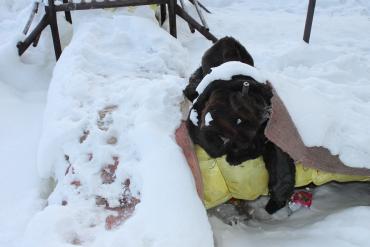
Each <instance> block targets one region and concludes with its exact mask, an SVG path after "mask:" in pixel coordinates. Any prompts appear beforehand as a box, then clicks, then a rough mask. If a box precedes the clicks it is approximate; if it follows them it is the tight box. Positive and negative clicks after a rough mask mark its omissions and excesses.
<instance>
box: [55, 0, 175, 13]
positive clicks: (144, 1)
mask: <svg viewBox="0 0 370 247" xmlns="http://www.w3.org/2000/svg"><path fill="white" fill-rule="evenodd" d="M167 2H168V0H116V1H103V2H91V3H86V2H81V3H63V4H60V5H57V6H55V10H56V11H57V12H60V11H73V10H87V9H105V8H118V7H128V6H139V5H150V4H166V3H167Z"/></svg>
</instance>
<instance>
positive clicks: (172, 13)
mask: <svg viewBox="0 0 370 247" xmlns="http://www.w3.org/2000/svg"><path fill="white" fill-rule="evenodd" d="M168 14H169V21H170V34H171V35H172V36H173V37H175V38H176V37H177V30H176V0H168Z"/></svg>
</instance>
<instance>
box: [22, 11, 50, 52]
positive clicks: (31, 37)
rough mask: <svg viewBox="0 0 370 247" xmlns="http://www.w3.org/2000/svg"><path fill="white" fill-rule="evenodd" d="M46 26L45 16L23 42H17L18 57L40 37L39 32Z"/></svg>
mask: <svg viewBox="0 0 370 247" xmlns="http://www.w3.org/2000/svg"><path fill="white" fill-rule="evenodd" d="M48 24H49V20H48V16H47V15H46V14H45V15H44V16H43V17H42V19H41V21H40V23H39V24H37V26H36V27H35V29H33V31H32V32H31V33H30V34H29V35H28V37H27V38H26V39H25V40H24V41H22V42H18V44H17V48H18V54H19V56H21V55H22V54H23V53H24V52H25V51H26V50H27V49H28V47H30V45H31V44H32V43H33V42H34V41H35V40H36V39H37V38H38V37H39V36H40V35H41V32H42V31H43V30H44V29H45V28H46V27H47V25H48Z"/></svg>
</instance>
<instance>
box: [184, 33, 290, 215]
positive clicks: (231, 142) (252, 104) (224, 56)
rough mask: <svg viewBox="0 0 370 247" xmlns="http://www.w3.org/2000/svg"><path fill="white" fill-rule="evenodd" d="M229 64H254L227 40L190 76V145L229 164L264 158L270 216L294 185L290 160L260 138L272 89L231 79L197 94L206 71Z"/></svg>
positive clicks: (244, 78) (251, 81)
mask: <svg viewBox="0 0 370 247" xmlns="http://www.w3.org/2000/svg"><path fill="white" fill-rule="evenodd" d="M219 42H220V43H219ZM227 61H241V62H245V63H247V64H249V65H252V66H253V59H252V57H251V56H250V55H249V53H248V52H247V51H246V49H245V48H244V47H243V46H242V45H241V44H240V43H239V42H238V41H236V40H235V39H233V38H230V37H226V38H223V39H221V40H219V41H218V42H217V43H216V44H215V45H214V46H213V47H211V48H210V49H209V50H208V51H207V52H206V53H205V55H204V56H203V58H202V66H201V67H200V68H198V69H197V70H196V71H195V72H194V73H193V75H192V76H191V78H190V81H189V85H188V86H187V88H186V89H185V90H184V94H185V96H186V97H188V98H189V99H190V100H191V101H194V99H195V98H197V97H198V99H197V101H196V103H194V105H193V107H192V109H191V111H195V112H196V113H197V116H198V117H197V123H193V122H192V121H191V120H190V119H189V118H188V121H187V126H188V129H189V134H190V137H191V138H192V140H193V142H194V143H196V144H199V145H200V146H201V147H202V148H203V149H204V150H205V151H206V152H207V153H208V154H209V155H210V156H211V157H214V158H216V157H220V156H222V155H226V160H227V161H228V163H229V164H230V165H239V164H240V163H242V162H244V161H246V160H250V159H255V158H257V157H259V156H263V159H264V161H265V163H266V168H267V170H268V173H269V191H270V196H271V198H270V201H269V202H268V204H267V206H266V210H267V212H269V213H270V214H272V213H274V212H276V211H277V210H278V209H280V208H282V207H284V206H285V204H286V202H287V200H289V198H290V196H291V195H292V193H293V191H294V184H295V166H294V162H293V160H292V159H291V158H290V157H289V156H288V155H287V154H286V153H284V152H283V151H282V150H281V149H280V148H279V147H277V146H275V145H274V144H273V143H271V142H269V141H268V140H267V138H266V137H265V135H264V129H265V127H266V124H267V121H268V117H269V111H270V107H271V101H270V100H271V97H272V89H271V88H270V87H269V86H268V85H267V84H263V83H259V82H257V81H256V80H254V79H253V78H251V77H249V76H244V75H235V76H233V77H232V79H231V80H227V81H225V80H216V81H213V82H212V83H211V84H210V85H208V86H207V87H206V89H205V90H204V91H203V93H202V94H201V95H198V94H197V93H196V91H195V89H196V87H197V86H198V84H199V83H200V81H201V80H202V79H203V77H204V71H208V72H209V71H210V69H211V68H212V67H214V66H218V65H220V64H222V63H224V62H227ZM244 82H248V83H249V90H248V93H246V94H244V95H243V94H242V88H243V83H244ZM207 114H210V115H211V117H212V120H211V121H210V122H209V123H207V122H206V115H207ZM189 116H190V114H189Z"/></svg>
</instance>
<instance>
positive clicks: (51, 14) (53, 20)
mask: <svg viewBox="0 0 370 247" xmlns="http://www.w3.org/2000/svg"><path fill="white" fill-rule="evenodd" d="M45 12H46V13H47V15H48V18H49V24H50V30H51V36H52V38H53V44H54V52H55V58H56V60H58V59H59V57H60V55H61V54H62V45H61V44H60V37H59V30H58V22H57V12H56V11H55V5H54V0H49V6H45Z"/></svg>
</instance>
